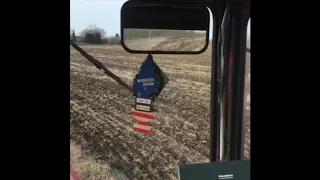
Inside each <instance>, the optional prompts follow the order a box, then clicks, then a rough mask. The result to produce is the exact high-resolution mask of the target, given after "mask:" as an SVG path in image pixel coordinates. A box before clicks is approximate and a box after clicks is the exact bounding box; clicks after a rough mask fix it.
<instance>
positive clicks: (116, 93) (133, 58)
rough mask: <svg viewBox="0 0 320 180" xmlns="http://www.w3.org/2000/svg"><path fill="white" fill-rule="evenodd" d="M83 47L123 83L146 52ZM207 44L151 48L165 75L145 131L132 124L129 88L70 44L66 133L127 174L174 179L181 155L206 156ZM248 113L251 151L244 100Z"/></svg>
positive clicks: (200, 159)
mask: <svg viewBox="0 0 320 180" xmlns="http://www.w3.org/2000/svg"><path fill="white" fill-rule="evenodd" d="M81 48H83V49H84V50H85V51H87V52H88V53H89V54H90V55H92V56H93V57H95V58H97V59H98V60H99V61H101V62H102V63H103V64H104V65H105V66H106V67H108V68H109V69H110V70H111V71H112V72H113V73H115V74H116V75H118V76H120V77H121V78H122V79H123V80H124V81H125V82H127V83H128V84H132V81H133V78H134V77H135V75H136V74H137V73H138V71H139V67H140V66H141V63H142V62H143V61H144V59H145V57H146V55H134V54H129V53H127V52H126V51H124V50H123V49H122V47H121V46H92V45H81ZM209 51H210V50H208V52H205V53H203V54H201V55H154V60H155V61H156V63H157V64H158V65H159V67H160V68H161V69H162V70H163V72H165V73H166V74H167V76H168V77H169V83H168V84H167V86H166V87H165V88H164V90H163V91H162V92H161V94H160V96H159V97H158V98H157V100H156V104H155V109H156V111H157V114H156V121H155V122H154V123H150V126H151V127H152V134H150V135H145V134H142V133H137V132H135V131H133V128H132V126H133V123H135V120H134V118H133V117H132V116H131V112H130V109H131V104H132V101H133V99H132V94H131V93H130V92H129V91H128V90H126V89H125V88H123V87H122V86H121V85H120V84H118V83H117V82H115V81H114V80H113V79H111V78H109V77H108V76H107V75H105V74H104V73H103V72H102V71H99V70H98V69H96V68H95V67H94V66H93V65H92V64H91V63H90V62H89V61H87V60H86V59H85V58H84V57H82V56H81V54H80V53H78V52H77V51H76V50H74V49H73V48H70V56H71V60H70V74H71V93H70V98H71V99H70V106H71V128H70V131H71V132H70V134H71V140H72V141H73V142H75V143H76V144H77V145H78V146H79V147H81V148H82V151H84V153H86V154H88V155H90V157H91V158H92V159H93V160H94V161H95V162H97V163H99V164H108V165H110V167H111V168H113V169H116V170H117V171H119V172H122V173H123V174H125V175H126V176H127V177H129V179H143V180H147V179H157V180H170V179H177V167H178V165H179V164H180V163H182V162H184V161H185V162H186V163H197V162H208V161H209V128H210V123H209V119H210V78H211V53H210V52H209ZM248 84H249V83H248ZM249 85H250V84H249ZM249 93H250V91H249ZM249 101H250V99H249ZM249 106H250V103H249V105H248V107H249ZM246 119H247V130H246V131H247V133H246V137H247V138H246V145H245V147H246V152H245V156H246V158H250V107H249V108H246ZM96 179H99V178H96ZM102 179H105V178H102Z"/></svg>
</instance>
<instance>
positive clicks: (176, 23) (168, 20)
mask: <svg viewBox="0 0 320 180" xmlns="http://www.w3.org/2000/svg"><path fill="white" fill-rule="evenodd" d="M209 23H210V13H209V11H208V9H207V8H206V7H205V6H203V5H199V4H190V5H189V4H180V3H178V4H172V3H170V4H167V5H165V4H161V5H159V3H151V4H148V3H147V4H145V5H144V4H136V3H134V2H132V1H128V2H127V3H125V4H124V5H123V7H122V9H121V25H122V28H137V29H173V30H208V29H209Z"/></svg>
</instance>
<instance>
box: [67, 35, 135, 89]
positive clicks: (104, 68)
mask: <svg viewBox="0 0 320 180" xmlns="http://www.w3.org/2000/svg"><path fill="white" fill-rule="evenodd" d="M70 45H71V46H72V47H73V48H75V49H76V50H77V51H79V53H80V54H81V55H82V56H84V57H85V58H86V59H88V60H89V61H90V62H91V63H92V64H94V65H95V66H96V67H97V68H98V69H100V70H101V69H103V71H104V73H106V74H107V75H109V76H110V77H111V78H112V79H114V80H115V81H117V82H118V83H119V84H121V85H122V86H123V87H125V88H126V89H128V90H129V91H130V92H132V93H133V88H132V87H131V86H129V85H128V84H126V83H125V82H124V81H122V80H121V79H120V78H119V77H118V76H116V75H115V74H113V73H112V72H111V71H110V70H109V69H107V68H106V67H105V66H104V65H103V64H102V63H101V62H100V61H98V60H96V59H95V58H93V57H92V56H91V55H89V54H88V53H87V52H85V51H84V50H83V49H81V48H80V47H79V46H78V45H77V44H76V43H74V42H73V41H72V40H70Z"/></svg>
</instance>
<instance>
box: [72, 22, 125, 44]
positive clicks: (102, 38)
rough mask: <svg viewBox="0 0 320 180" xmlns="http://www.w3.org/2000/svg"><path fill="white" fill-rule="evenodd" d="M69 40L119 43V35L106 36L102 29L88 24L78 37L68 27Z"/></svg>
mask: <svg viewBox="0 0 320 180" xmlns="http://www.w3.org/2000/svg"><path fill="white" fill-rule="evenodd" d="M70 40H72V41H74V42H82V43H87V44H117V45H120V35H119V34H118V33H117V34H115V35H114V36H107V33H106V32H105V30H104V29H102V28H99V27H97V26H94V25H90V26H88V27H87V28H86V29H84V30H82V31H81V33H80V37H79V36H78V38H77V36H76V35H75V31H74V30H73V29H70Z"/></svg>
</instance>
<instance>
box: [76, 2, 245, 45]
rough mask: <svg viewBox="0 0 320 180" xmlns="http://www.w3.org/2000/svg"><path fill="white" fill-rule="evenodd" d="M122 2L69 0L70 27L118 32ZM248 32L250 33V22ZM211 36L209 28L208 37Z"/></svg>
mask: <svg viewBox="0 0 320 180" xmlns="http://www.w3.org/2000/svg"><path fill="white" fill-rule="evenodd" d="M124 2H126V0H70V28H72V29H74V30H75V32H76V35H79V33H80V32H81V31H82V30H83V29H85V28H86V27H87V26H88V25H96V26H98V27H99V28H102V29H104V30H105V31H106V33H107V35H108V36H110V35H115V34H116V33H119V34H120V9H121V6H122V5H123V3H124ZM210 29H212V19H211V21H210ZM248 33H249V34H250V22H249V25H248ZM211 37H212V33H211V30H210V39H211Z"/></svg>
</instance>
